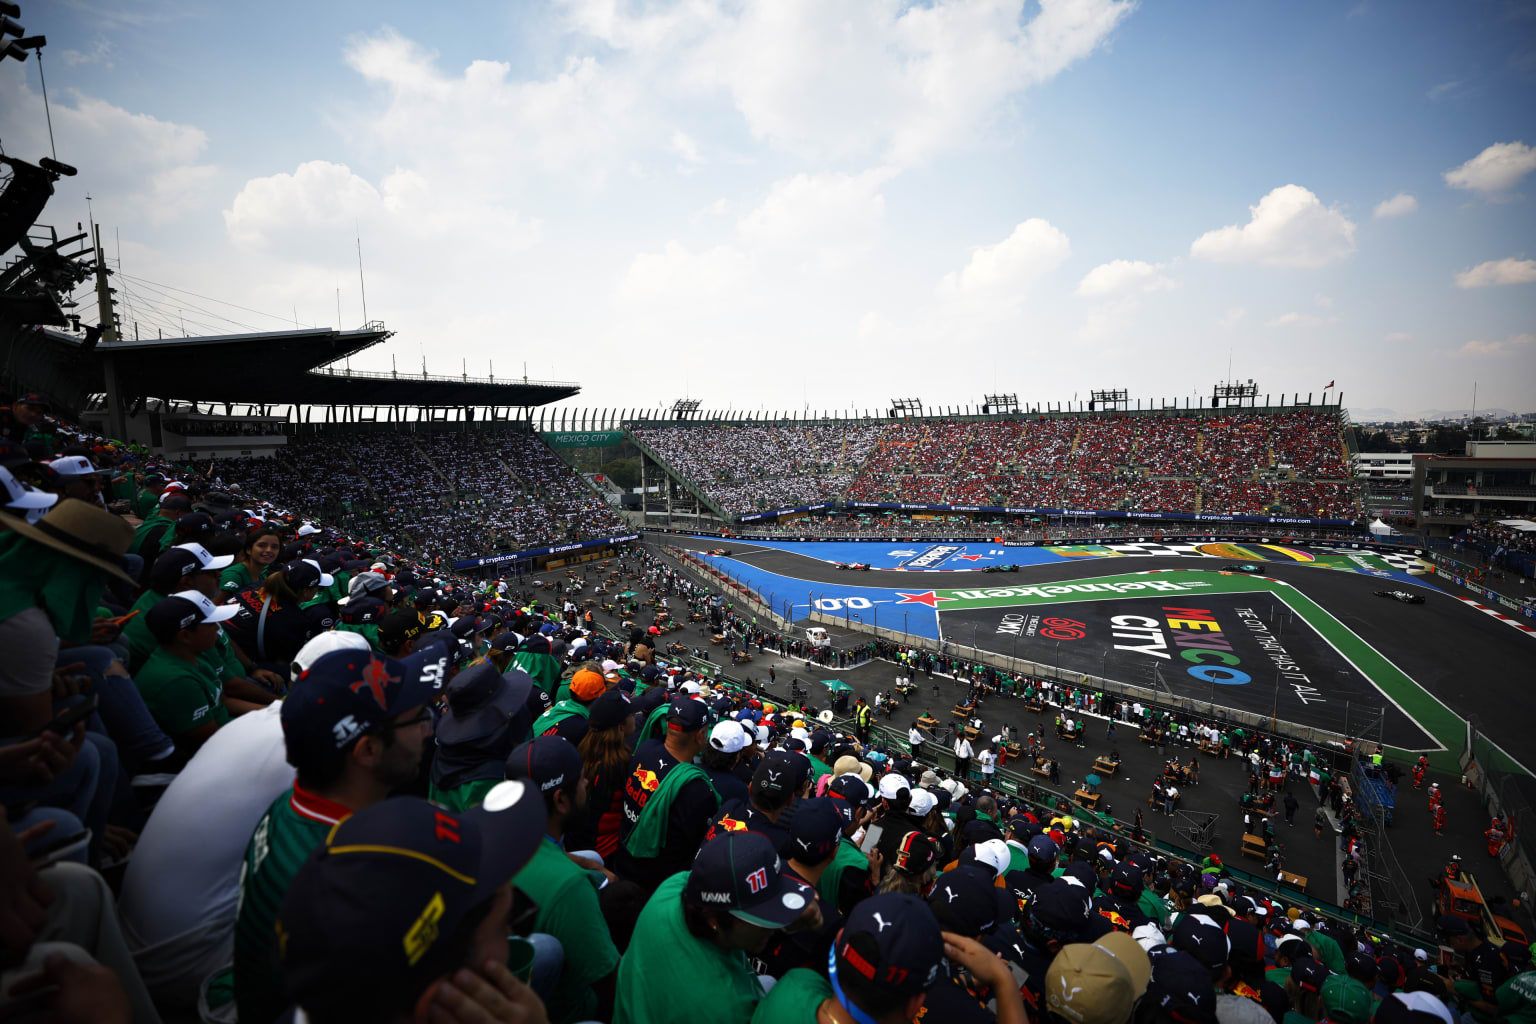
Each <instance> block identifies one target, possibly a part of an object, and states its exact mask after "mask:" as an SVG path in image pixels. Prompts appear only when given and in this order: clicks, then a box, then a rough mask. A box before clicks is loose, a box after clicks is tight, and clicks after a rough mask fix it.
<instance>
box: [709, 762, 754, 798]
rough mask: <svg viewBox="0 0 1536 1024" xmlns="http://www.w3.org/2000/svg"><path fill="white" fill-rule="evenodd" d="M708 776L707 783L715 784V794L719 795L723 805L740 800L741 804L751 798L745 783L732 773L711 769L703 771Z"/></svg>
mask: <svg viewBox="0 0 1536 1024" xmlns="http://www.w3.org/2000/svg"><path fill="white" fill-rule="evenodd" d="M704 773H705V774H706V775H708V776H709V781H710V782H713V783H714V784H715V792H717V793H719V794H720V799H721V800H722V801H724V802H725V803H730V802H731V801H733V800H740V801H742V802H743V803H745V802H746V801H747V799H748V798H749V797H750V796H751V793H750V792H749V791H748V789H747V783H746V782H744V781H742V779H741V778H740V777H739V776H737V774H736V773H735V772H734V771H724V772H722V771H717V770H715V769H713V768H706V769H704Z"/></svg>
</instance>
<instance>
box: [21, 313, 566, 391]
mask: <svg viewBox="0 0 1536 1024" xmlns="http://www.w3.org/2000/svg"><path fill="white" fill-rule="evenodd" d="M390 336H391V332H390V331H388V330H386V329H385V327H384V325H383V324H382V323H379V322H374V323H370V324H367V325H365V326H363V327H360V328H358V329H356V330H346V331H344V330H337V329H335V328H324V327H322V328H313V329H308V330H294V331H267V332H261V333H255V334H226V335H214V336H206V337H192V338H153V339H145V340H139V341H116V342H110V343H101V344H96V345H91V344H88V343H87V342H86V340H85V339H84V338H82V337H80V336H79V335H75V334H71V333H68V332H66V331H57V330H52V329H49V328H37V329H35V330H32V331H24V332H22V334H21V335H20V337H18V339H17V341H16V344H15V345H14V350H13V355H12V358H13V359H15V360H17V361H18V362H19V364H21V365H19V366H18V367H17V369H28V370H30V371H31V372H30V373H22V374H21V375H22V376H23V377H24V378H26V379H29V380H32V381H35V382H36V384H35V385H34V386H35V387H37V388H38V389H39V390H41V391H44V392H45V393H46V394H48V395H49V397H50V398H52V399H53V400H54V401H55V402H57V403H59V404H60V405H62V406H64V407H66V408H71V409H73V410H76V411H78V410H80V409H83V408H85V407H86V405H87V401H88V398H89V396H90V395H93V394H100V393H103V392H114V391H115V392H116V395H117V396H118V398H119V399H120V400H121V401H122V402H123V403H125V404H132V403H134V402H137V401H140V400H142V399H148V398H165V399H183V400H188V401H196V402H214V403H240V404H252V405H268V406H270V405H298V406H306V405H307V406H354V407H356V406H413V407H423V406H432V407H493V406H518V407H532V406H539V405H545V404H547V403H550V402H556V401H559V400H561V399H563V398H569V397H571V396H573V395H576V394H578V393H579V392H580V391H581V388H580V386H579V385H577V384H572V383H566V382H559V381H530V380H525V379H522V378H512V379H511V380H507V381H501V380H490V379H485V378H475V377H468V376H463V377H445V376H427V375H426V374H424V373H422V374H412V373H408V372H406V373H397V372H393V371H386V372H378V371H358V370H351V371H347V370H343V369H341V368H338V367H337V366H335V364H336V363H337V362H339V361H341V360H343V359H345V358H348V357H350V356H353V355H356V354H357V353H359V352H362V351H364V350H366V349H369V348H372V347H373V346H375V345H378V344H380V343H382V342H384V341H385V340H386V339H388V338H389V337H390ZM109 377H110V379H109Z"/></svg>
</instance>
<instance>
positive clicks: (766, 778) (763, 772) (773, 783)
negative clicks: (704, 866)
mask: <svg viewBox="0 0 1536 1024" xmlns="http://www.w3.org/2000/svg"><path fill="white" fill-rule="evenodd" d="M810 785H811V766H810V761H809V760H808V759H807V758H806V756H805V755H804V754H801V753H797V752H795V751H792V750H770V751H768V752H767V753H766V754H764V755H763V756H762V757H761V758H759V759H758V762H757V767H756V768H755V769H753V772H752V782H751V784H750V785H748V787H747V794H748V796H747V799H746V800H745V801H739V800H738V801H732V802H731V803H728V804H725V805H723V806H722V807H721V808H720V813H719V814H717V815H715V817H714V820H713V821H712V822H711V823H710V826H709V829H708V830H707V831H706V832H705V833H704V838H705V839H706V840H709V839H713V838H714V837H715V836H717V835H719V834H720V833H722V832H756V833H758V834H759V835H762V836H766V837H767V839H768V841H769V842H770V843H772V844H773V849H774V851H775V852H776V853H778V855H779V856H781V857H788V856H789V854H790V836H789V830H788V829H787V828H785V827H784V824H782V823H781V819H785V818H786V815H787V814H788V812H789V811H790V809H791V805H792V804H794V802H795V801H796V800H798V799H799V798H800V797H803V796H805V795H806V793H808V792H809V791H810Z"/></svg>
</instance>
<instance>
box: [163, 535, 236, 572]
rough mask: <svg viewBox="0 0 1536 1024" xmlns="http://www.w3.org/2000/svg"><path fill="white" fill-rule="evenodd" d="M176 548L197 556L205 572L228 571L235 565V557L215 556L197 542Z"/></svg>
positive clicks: (178, 545)
mask: <svg viewBox="0 0 1536 1024" xmlns="http://www.w3.org/2000/svg"><path fill="white" fill-rule="evenodd" d="M174 546H175V547H178V548H180V549H181V550H183V551H190V552H192V553H193V554H194V555H196V556H197V560H198V562H199V564H200V567H201V570H202V571H203V572H212V571H214V570H215V569H228V568H229V567H230V566H232V565H234V564H235V556H234V555H218V556H214V555H213V554H212V553H210V552H209V550H208V549H207V548H205V547H203V546H202V545H201V544H199V543H197V542H196V541H192V542H191V543H189V544H176V545H174Z"/></svg>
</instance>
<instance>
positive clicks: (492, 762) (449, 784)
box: [322, 634, 533, 811]
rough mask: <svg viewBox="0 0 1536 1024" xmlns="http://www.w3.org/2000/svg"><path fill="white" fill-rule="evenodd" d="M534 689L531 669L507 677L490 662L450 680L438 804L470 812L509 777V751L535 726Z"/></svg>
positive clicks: (434, 788) (436, 772) (434, 789)
mask: <svg viewBox="0 0 1536 1024" xmlns="http://www.w3.org/2000/svg"><path fill="white" fill-rule="evenodd" d="M322 635H323V634H322ZM532 690H533V680H532V679H531V678H530V677H529V675H528V673H526V672H524V671H522V670H520V669H513V670H511V671H510V672H508V673H507V674H506V675H502V674H501V673H500V672H498V671H496V666H494V665H492V664H491V663H490V662H482V663H481V664H479V665H474V666H471V667H470V668H467V669H465V670H464V671H463V672H460V673H459V674H458V675H457V676H455V677H454V678H453V680H452V681H451V682H449V684H448V687H447V702H448V709H447V713H446V714H444V715H443V716H442V718H440V719H439V720H438V723H437V730H436V733H437V735H436V740H437V755H436V756H435V757H434V758H433V760H432V785H431V788H430V789H429V790H428V795H429V796H430V797H431V798H432V802H433V803H435V804H438V805H439V806H441V807H446V808H448V809H449V810H450V811H463V810H468V809H469V808H471V807H474V806H475V805H476V804H478V803H479V802H480V801H481V800H482V799H483V798H484V797H485V794H486V793H487V792H488V791H489V790H490V789H491V788H492V787H494V786H495V785H496V784H497V783H498V782H500V781H502V780H503V779H504V778H505V777H506V775H505V772H504V768H505V765H506V760H507V755H508V754H510V753H511V752H512V749H513V747H515V746H516V745H517V744H519V743H521V742H522V741H523V740H525V739H527V738H528V735H529V732H530V730H531V728H532V725H533V712H532V711H531V710H530V709H529V707H528V695H529V693H531V692H532Z"/></svg>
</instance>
